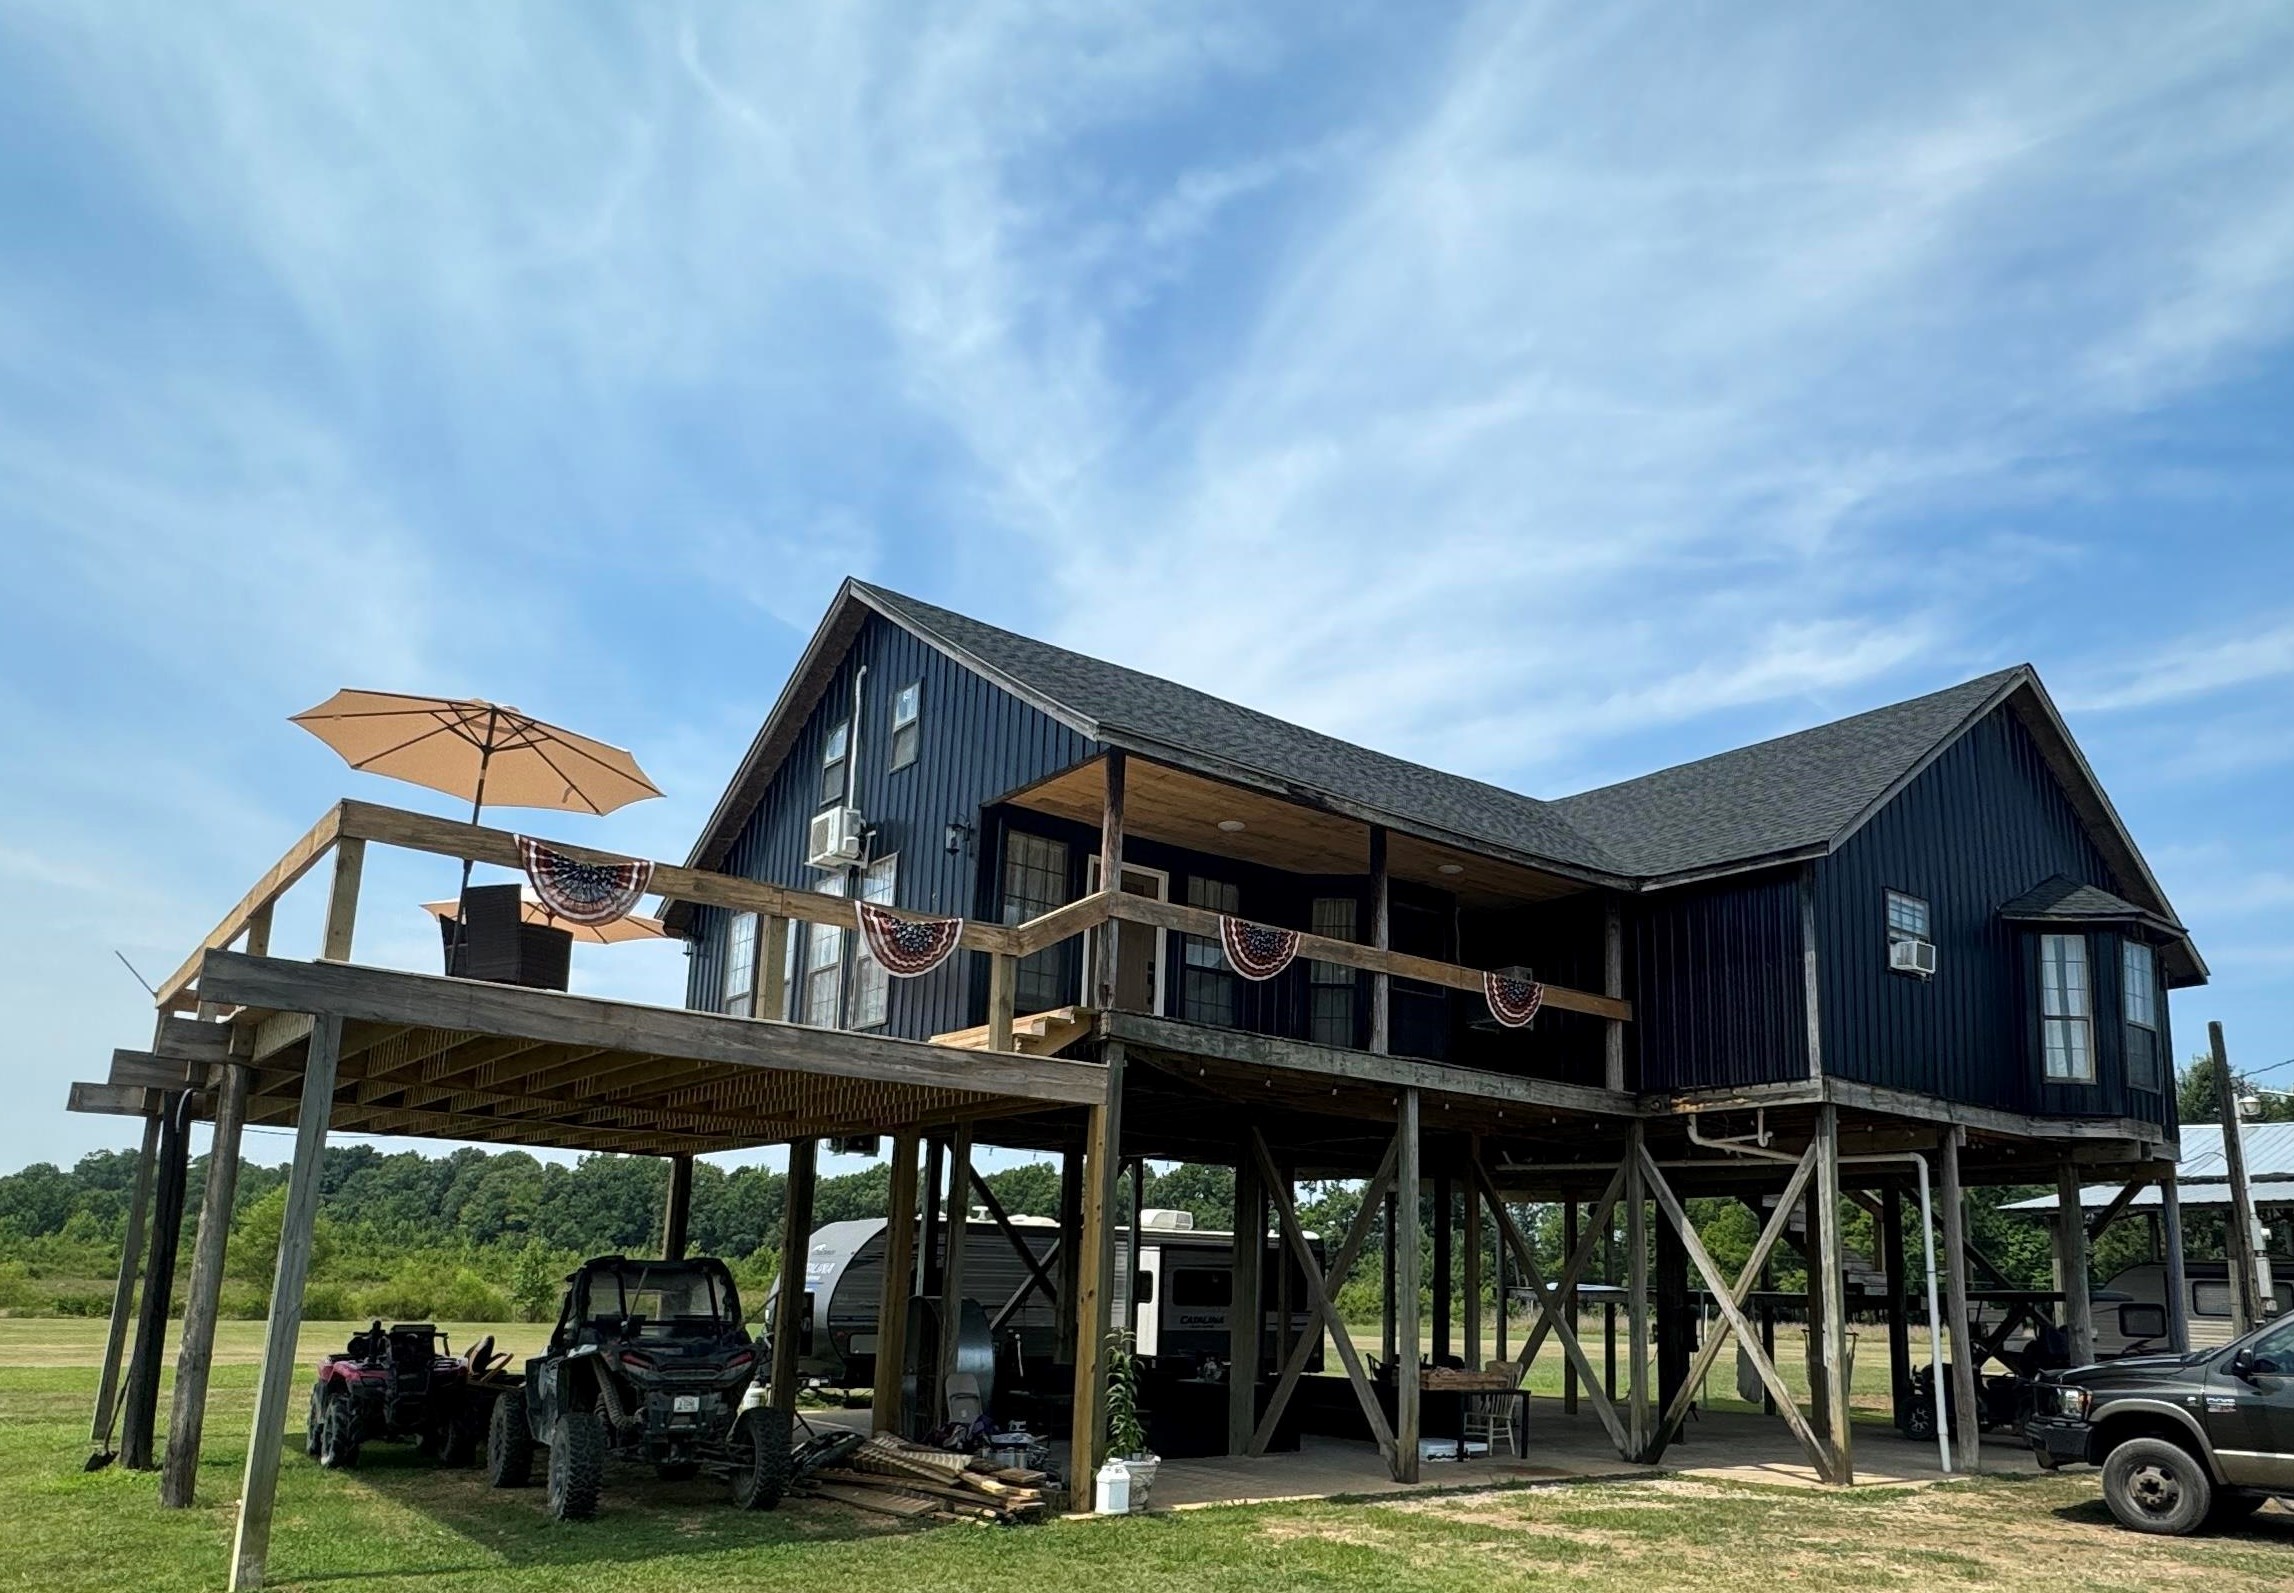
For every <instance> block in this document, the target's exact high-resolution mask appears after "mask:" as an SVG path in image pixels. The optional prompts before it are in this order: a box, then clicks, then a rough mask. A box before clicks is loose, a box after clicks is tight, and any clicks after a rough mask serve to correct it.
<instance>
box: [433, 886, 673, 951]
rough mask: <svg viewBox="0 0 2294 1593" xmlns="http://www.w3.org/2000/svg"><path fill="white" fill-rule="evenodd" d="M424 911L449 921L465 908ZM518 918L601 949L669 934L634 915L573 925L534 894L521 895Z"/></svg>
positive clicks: (448, 905) (447, 905)
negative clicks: (561, 931)
mask: <svg viewBox="0 0 2294 1593" xmlns="http://www.w3.org/2000/svg"><path fill="white" fill-rule="evenodd" d="M422 910H423V911H424V912H426V913H428V914H429V915H430V916H431V917H433V918H437V919H448V918H452V917H453V916H454V915H455V914H457V913H458V912H460V911H461V910H462V904H461V903H460V902H424V903H423V904H422ZM518 914H519V916H520V917H522V918H523V919H525V921H526V922H527V923H529V924H547V925H549V926H550V927H551V928H552V929H562V930H564V931H565V932H566V933H567V934H569V935H571V936H573V938H574V939H576V940H586V941H591V942H593V943H595V944H597V945H600V946H608V945H611V944H613V943H614V942H615V941H620V940H658V939H660V938H661V937H662V936H663V935H666V934H668V933H669V931H668V928H667V927H666V926H665V925H663V923H662V922H661V920H660V919H658V918H647V917H645V916H644V915H642V914H640V913H631V914H630V915H629V916H628V917H626V918H616V919H615V920H613V922H611V923H609V924H576V923H571V922H568V921H567V920H566V919H563V918H560V917H558V915H557V914H555V913H553V912H551V911H550V910H549V909H548V908H547V907H545V906H543V905H542V903H541V901H540V899H539V898H537V897H536V896H535V895H534V893H533V892H531V891H525V892H522V893H520V895H519V898H518Z"/></svg>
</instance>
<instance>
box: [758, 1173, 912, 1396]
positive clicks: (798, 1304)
mask: <svg viewBox="0 0 2294 1593" xmlns="http://www.w3.org/2000/svg"><path fill="white" fill-rule="evenodd" d="M819 1147H820V1141H818V1140H813V1139H798V1140H791V1141H789V1173H788V1180H787V1182H786V1184H785V1185H784V1186H783V1201H782V1205H781V1278H780V1289H779V1291H778V1293H777V1294H776V1295H775V1297H774V1300H773V1306H774V1310H773V1370H772V1381H771V1383H770V1384H769V1385H768V1387H767V1389H766V1398H767V1399H768V1400H769V1402H770V1403H771V1405H772V1407H773V1409H775V1410H785V1411H787V1412H788V1413H789V1414H790V1415H791V1416H794V1415H795V1414H796V1408H797V1362H798V1360H799V1358H800V1357H801V1356H802V1355H803V1353H804V1342H803V1341H804V1302H805V1256H806V1254H807V1252H809V1251H810V1250H811V1248H812V1199H813V1184H814V1178H815V1174H816V1172H817V1171H818V1167H819V1162H818V1154H819ZM877 1327H878V1329H879V1330H880V1331H881V1329H882V1327H883V1324H882V1323H881V1322H880V1323H878V1324H877Z"/></svg>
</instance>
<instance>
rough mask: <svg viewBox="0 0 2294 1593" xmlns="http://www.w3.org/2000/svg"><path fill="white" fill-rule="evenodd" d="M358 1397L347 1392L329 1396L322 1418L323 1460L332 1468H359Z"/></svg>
mask: <svg viewBox="0 0 2294 1593" xmlns="http://www.w3.org/2000/svg"><path fill="white" fill-rule="evenodd" d="M358 1428H359V1421H358V1401H357V1400H355V1399H352V1398H351V1397H350V1396H349V1395H347V1394H333V1395H330V1396H328V1398H327V1400H326V1404H325V1409H324V1411H323V1413H322V1414H321V1416H320V1418H319V1464H320V1465H322V1466H324V1467H326V1468H327V1469H328V1470H329V1471H355V1470H357V1469H358V1446H359V1430H358Z"/></svg>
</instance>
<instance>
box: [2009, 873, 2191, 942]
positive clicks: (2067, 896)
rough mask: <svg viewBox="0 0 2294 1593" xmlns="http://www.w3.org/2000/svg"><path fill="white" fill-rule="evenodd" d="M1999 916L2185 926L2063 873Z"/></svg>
mask: <svg viewBox="0 0 2294 1593" xmlns="http://www.w3.org/2000/svg"><path fill="white" fill-rule="evenodd" d="M1999 916H2000V917H2002V918H2005V919H2009V920H2012V921H2015V922H2020V923H2030V922H2046V923H2109V922H2112V921H2113V920H2125V919H2129V918H2134V919H2140V920H2141V921H2142V922H2144V923H2146V924H2159V925H2162V926H2164V927H2167V928H2171V929H2174V930H2176V931H2178V932H2179V931H2181V929H2182V925H2180V924H2177V923H2175V922H2173V920H2171V919H2167V918H2162V917H2161V916H2159V915H2158V914H2157V913H2154V912H2152V911H2150V910H2149V909H2148V908H2143V907H2137V906H2136V905H2135V904H2134V903H2133V902H2130V901H2128V900H2127V899H2126V898H2125V897H2123V896H2114V895H2112V894H2111V893H2110V892H2109V891H2107V890H2104V889H2102V888H2101V887H2100V886H2095V885H2085V884H2082V883H2080V882H2079V881H2078V880H2075V879H2072V878H2070V877H2069V876H2068V875H2064V874H2058V875H2056V876H2055V877H2054V878H2053V879H2050V880H2045V881H2042V882H2041V883H2039V884H2037V885H2034V886H2033V887H2032V888H2031V889H2030V890H2027V891H2025V892H2024V893H2023V894H2022V895H2021V896H2018V897H2016V898H2015V900H2014V901H2011V902H2009V903H2008V904H2007V905H2006V906H2005V907H2002V908H2001V909H2000V910H1999Z"/></svg>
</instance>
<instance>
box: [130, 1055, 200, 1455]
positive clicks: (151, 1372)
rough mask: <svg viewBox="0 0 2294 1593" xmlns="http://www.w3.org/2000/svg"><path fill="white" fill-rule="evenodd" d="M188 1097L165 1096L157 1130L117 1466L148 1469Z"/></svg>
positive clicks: (186, 1151) (179, 1228)
mask: <svg viewBox="0 0 2294 1593" xmlns="http://www.w3.org/2000/svg"><path fill="white" fill-rule="evenodd" d="M190 1119H191V1098H190V1095H189V1093H188V1092H179V1093H177V1094H174V1095H171V1096H169V1097H168V1098H167V1115H166V1117H165V1118H164V1119H162V1121H161V1124H160V1132H159V1173H158V1183H157V1192H156V1194H155V1195H154V1196H153V1198H152V1203H151V1243H150V1248H149V1255H148V1257H147V1258H146V1260H145V1262H144V1268H143V1276H144V1285H143V1299H142V1301H141V1302H140V1307H139V1309H138V1312H137V1315H136V1326H135V1351H134V1353H133V1354H132V1355H130V1356H129V1357H128V1363H127V1392H126V1395H125V1396H124V1399H123V1402H122V1409H121V1412H120V1437H119V1458H120V1464H121V1465H122V1466H125V1467H126V1468H127V1469H128V1470H130V1471H149V1470H151V1469H152V1467H153V1464H154V1455H153V1451H154V1445H155V1442H156V1438H157V1428H158V1424H159V1370H160V1366H161V1363H162V1362H163V1361H164V1360H165V1358H166V1354H167V1322H168V1307H169V1306H170V1304H171V1303H172V1301H171V1300H170V1298H169V1297H170V1296H171V1295H172V1294H173V1293H174V1292H175V1256H176V1251H177V1250H178V1249H179V1248H180V1247H181V1245H182V1242H183V1197H184V1181H185V1178H186V1176H187V1175H188V1173H189V1171H190V1162H191V1121H190Z"/></svg>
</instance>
